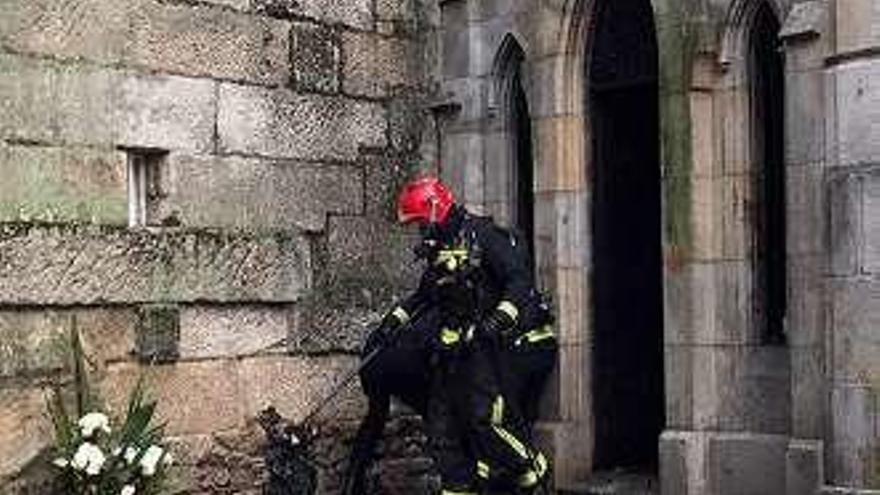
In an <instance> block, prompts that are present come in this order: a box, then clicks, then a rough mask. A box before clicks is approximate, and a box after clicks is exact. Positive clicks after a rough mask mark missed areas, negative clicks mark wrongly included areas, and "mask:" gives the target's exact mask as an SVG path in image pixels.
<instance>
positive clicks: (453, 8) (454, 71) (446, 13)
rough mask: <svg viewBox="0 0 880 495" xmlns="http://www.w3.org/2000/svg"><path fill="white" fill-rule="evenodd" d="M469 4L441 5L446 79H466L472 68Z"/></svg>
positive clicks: (452, 3) (443, 64) (443, 69)
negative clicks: (468, 20)
mask: <svg viewBox="0 0 880 495" xmlns="http://www.w3.org/2000/svg"><path fill="white" fill-rule="evenodd" d="M467 19H468V6H467V2H445V3H443V4H441V5H440V25H441V26H442V29H441V30H440V36H441V39H442V42H441V45H440V46H442V47H443V53H442V55H441V59H442V74H443V78H444V79H454V78H458V77H466V76H467V75H468V74H469V70H468V69H469V67H470V33H469V31H468V22H467Z"/></svg>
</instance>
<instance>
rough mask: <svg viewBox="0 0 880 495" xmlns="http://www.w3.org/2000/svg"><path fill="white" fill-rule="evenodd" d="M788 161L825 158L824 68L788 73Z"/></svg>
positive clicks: (796, 161) (800, 161)
mask: <svg viewBox="0 0 880 495" xmlns="http://www.w3.org/2000/svg"><path fill="white" fill-rule="evenodd" d="M785 100H786V103H785V163H786V165H789V166H790V165H807V164H813V163H820V162H821V161H823V160H824V158H825V122H826V115H825V109H826V107H827V105H826V88H825V72H824V71H823V70H821V69H816V70H812V71H809V72H788V73H786V74H785Z"/></svg>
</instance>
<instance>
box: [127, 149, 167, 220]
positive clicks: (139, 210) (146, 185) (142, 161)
mask: <svg viewBox="0 0 880 495" xmlns="http://www.w3.org/2000/svg"><path fill="white" fill-rule="evenodd" d="M125 152H126V154H127V156H128V160H127V161H128V226H129V227H147V226H156V225H159V219H158V217H159V215H158V208H159V202H160V201H161V199H162V198H163V197H164V194H163V192H162V170H163V168H164V164H165V162H166V159H167V156H168V152H167V151H166V150H160V149H153V148H127V149H125Z"/></svg>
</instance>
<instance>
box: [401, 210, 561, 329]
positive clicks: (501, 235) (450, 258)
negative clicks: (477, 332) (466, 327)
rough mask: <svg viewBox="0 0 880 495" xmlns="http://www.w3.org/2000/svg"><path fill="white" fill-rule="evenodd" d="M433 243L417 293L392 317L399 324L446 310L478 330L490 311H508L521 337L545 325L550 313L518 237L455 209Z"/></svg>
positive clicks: (480, 218)
mask: <svg viewBox="0 0 880 495" xmlns="http://www.w3.org/2000/svg"><path fill="white" fill-rule="evenodd" d="M432 237H434V238H435V239H436V240H438V241H439V242H438V245H437V247H436V249H434V250H433V251H432V252H431V253H430V255H428V256H427V258H428V266H427V268H426V269H425V271H424V273H423V274H422V278H421V280H420V283H419V287H418V289H417V290H416V291H415V292H414V293H412V294H411V295H410V296H409V297H407V298H406V299H405V300H404V301H402V302H401V303H400V304H399V305H398V306H397V307H396V308H394V310H393V311H392V313H391V314H392V315H394V316H396V317H397V318H398V319H399V320H400V322H401V323H405V322H406V321H407V320H409V319H410V318H412V317H413V316H415V315H416V314H418V313H419V312H420V311H422V310H423V309H424V308H426V307H429V306H439V307H441V308H444V309H446V310H448V312H449V314H450V315H451V316H453V317H458V318H459V319H463V320H470V321H460V323H461V324H468V323H473V324H478V323H479V322H480V321H482V320H483V319H484V318H485V317H486V316H487V315H489V314H490V313H491V312H492V311H499V310H501V311H504V312H505V313H507V314H508V315H509V316H510V317H511V319H512V321H513V323H514V324H513V326H512V328H510V329H509V330H510V331H511V333H514V334H517V333H522V332H526V331H529V330H531V329H533V328H535V327H537V326H539V325H542V324H544V323H547V322H548V321H547V320H548V319H549V310H548V308H547V306H546V305H545V304H543V300H542V298H541V296H540V294H539V293H538V291H537V290H536V289H535V284H534V279H533V275H532V268H531V263H530V258H529V253H528V248H527V247H526V246H525V245H523V244H522V240H521V239H519V238H518V236H517V235H515V234H514V232H512V231H510V230H507V229H504V228H501V227H499V226H497V225H495V224H494V222H493V221H492V219H491V218H488V217H480V216H476V215H472V214H470V213H468V212H467V211H466V210H465V209H464V208H462V207H460V206H455V207H454V208H453V210H452V212H451V213H450V218H449V219H448V221H447V223H446V225H444V226H443V227H442V228H441V229H439V231H438V232H435V233H434V234H433V235H432Z"/></svg>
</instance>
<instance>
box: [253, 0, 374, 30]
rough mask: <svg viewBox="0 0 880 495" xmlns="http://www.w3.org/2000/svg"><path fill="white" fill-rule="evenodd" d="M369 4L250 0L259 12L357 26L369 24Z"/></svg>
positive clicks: (365, 27)
mask: <svg viewBox="0 0 880 495" xmlns="http://www.w3.org/2000/svg"><path fill="white" fill-rule="evenodd" d="M372 5H373V2H372V0H352V1H345V2H340V1H339V0H250V7H251V10H252V11H254V12H256V13H259V14H265V15H269V16H272V17H277V18H281V19H299V18H302V17H307V18H310V19H313V20H316V21H320V22H322V23H325V24H342V25H344V26H347V27H352V28H355V29H360V30H369V29H371V28H372V23H373V9H372Z"/></svg>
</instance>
